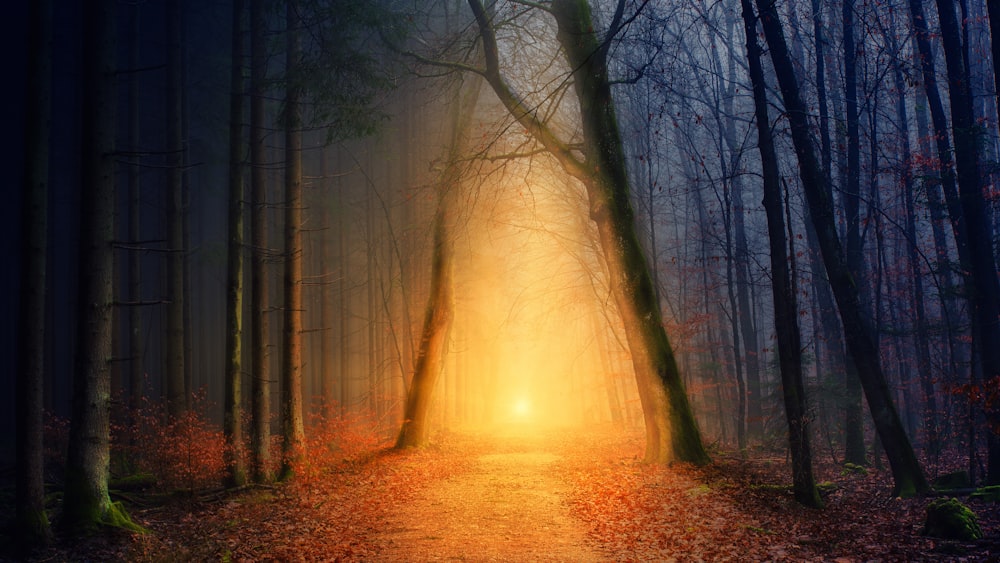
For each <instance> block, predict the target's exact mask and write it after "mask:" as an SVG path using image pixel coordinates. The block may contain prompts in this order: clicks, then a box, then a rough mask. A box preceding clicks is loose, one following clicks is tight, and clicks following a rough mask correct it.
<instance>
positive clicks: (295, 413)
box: [281, 0, 305, 478]
mask: <svg viewBox="0 0 1000 563" xmlns="http://www.w3.org/2000/svg"><path fill="white" fill-rule="evenodd" d="M286 21H287V22H288V23H287V25H288V29H287V30H286V34H287V37H286V39H287V46H286V61H285V73H286V74H287V75H288V81H287V86H286V87H287V92H286V97H285V277H284V294H285V323H284V329H283V331H282V335H283V338H282V341H283V344H284V345H283V346H282V351H281V377H282V381H281V435H282V438H283V439H282V442H281V449H282V471H281V472H282V477H283V478H287V477H290V476H291V472H292V467H293V465H294V462H295V460H296V459H298V458H300V457H301V456H302V455H304V452H303V451H302V448H303V447H304V446H305V428H304V425H303V422H302V307H303V305H302V206H303V205H304V203H303V200H302V130H301V126H302V124H301V122H302V116H301V113H302V109H301V107H300V100H301V97H302V91H301V87H300V83H301V82H300V81H301V77H299V76H297V75H296V72H298V69H299V66H300V65H299V59H300V58H301V56H302V40H301V38H300V35H299V34H300V33H301V31H300V29H299V28H300V27H301V22H300V19H299V7H298V2H297V1H296V0H289V2H288V4H287V11H286Z"/></svg>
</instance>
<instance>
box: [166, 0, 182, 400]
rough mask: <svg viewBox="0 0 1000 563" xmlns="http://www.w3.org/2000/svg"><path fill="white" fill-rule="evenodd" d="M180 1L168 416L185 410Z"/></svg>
mask: <svg viewBox="0 0 1000 563" xmlns="http://www.w3.org/2000/svg"><path fill="white" fill-rule="evenodd" d="M181 3H182V0H168V1H167V12H166V27H167V29H166V36H167V89H166V103H167V107H166V114H165V115H166V119H167V123H166V135H167V150H168V155H169V156H168V160H167V249H168V252H167V299H168V300H169V303H168V304H167V343H166V344H167V345H166V353H167V373H166V374H165V376H166V379H167V405H168V410H169V413H170V415H171V416H172V417H176V416H178V415H180V414H181V413H183V412H184V411H185V410H187V390H186V388H185V380H186V376H185V370H184V353H185V350H184V331H185V327H184V298H185V295H184V189H183V165H184V158H183V157H184V139H183V138H182V132H181V120H182V119H183V115H182V110H183V106H182V99H181V82H182V80H183V73H182V66H181V65H182V60H181V59H182V50H181V18H182V17H183V16H182V13H183V12H182V10H183V8H182V6H181Z"/></svg>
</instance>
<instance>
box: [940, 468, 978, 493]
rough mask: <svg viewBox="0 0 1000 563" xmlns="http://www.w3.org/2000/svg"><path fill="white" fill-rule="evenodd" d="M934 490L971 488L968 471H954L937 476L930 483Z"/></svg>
mask: <svg viewBox="0 0 1000 563" xmlns="http://www.w3.org/2000/svg"><path fill="white" fill-rule="evenodd" d="M931 486H932V487H934V490H936V491H953V490H956V489H971V488H972V480H971V479H969V472H968V471H955V472H954V473H945V474H944V475H940V476H938V478H937V479H934V482H933V483H931Z"/></svg>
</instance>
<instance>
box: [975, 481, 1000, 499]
mask: <svg viewBox="0 0 1000 563" xmlns="http://www.w3.org/2000/svg"><path fill="white" fill-rule="evenodd" d="M969 497H970V498H977V499H980V500H985V501H986V502H1000V485H990V486H989V487H981V488H979V489H976V490H975V492H973V493H972V494H971V495H969Z"/></svg>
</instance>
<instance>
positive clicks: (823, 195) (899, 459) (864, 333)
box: [757, 0, 929, 496]
mask: <svg viewBox="0 0 1000 563" xmlns="http://www.w3.org/2000/svg"><path fill="white" fill-rule="evenodd" d="M757 8H758V10H760V20H761V22H762V24H763V28H764V35H765V37H766V39H767V44H768V46H769V47H770V52H771V58H772V61H773V64H774V69H775V73H776V74H777V78H778V83H779V85H780V89H781V94H782V98H783V99H784V102H785V110H786V112H787V115H788V119H789V125H790V128H791V133H792V141H793V143H794V145H795V153H796V156H797V157H798V161H799V171H800V174H801V176H802V184H803V188H804V191H805V195H806V199H807V201H808V204H809V210H810V213H811V217H812V222H813V224H814V225H815V227H816V233H817V236H818V238H819V243H820V249H821V251H822V254H823V262H824V264H825V266H826V271H827V275H828V276H829V278H830V285H831V287H832V289H833V294H834V298H835V299H836V301H837V308H838V310H839V311H840V319H841V323H842V324H843V327H844V337H845V339H846V341H847V346H848V350H849V352H850V354H851V358H852V360H853V361H854V363H855V364H856V365H857V368H858V375H859V377H860V378H861V384H862V387H863V389H864V392H865V397H866V398H867V400H868V408H869V410H870V412H871V414H872V418H873V419H874V422H875V427H876V430H877V431H878V434H879V437H880V438H881V440H882V445H883V446H884V447H885V450H886V455H887V456H888V458H889V464H890V466H891V468H892V473H893V478H894V480H895V487H894V491H893V492H894V494H896V495H899V496H911V495H914V494H917V493H923V492H926V491H928V490H929V487H928V485H927V481H926V479H925V478H924V474H923V470H922V469H921V468H920V464H919V462H918V461H917V458H916V455H915V454H914V453H913V447H912V446H911V444H910V440H909V438H908V437H907V436H906V432H905V431H904V430H903V425H902V423H901V422H900V420H899V414H898V413H897V411H896V407H895V405H894V404H893V402H892V397H891V395H890V392H889V385H888V382H887V380H886V378H885V375H884V373H883V372H882V367H881V365H880V364H879V356H878V349H877V348H876V346H875V341H874V338H873V334H874V331H873V328H872V327H871V326H870V324H869V321H868V320H867V319H866V318H865V317H864V316H863V315H862V314H861V303H860V296H859V291H858V287H857V285H855V280H854V279H853V277H852V275H851V272H850V270H849V268H848V266H847V260H846V258H845V256H844V251H843V248H842V247H841V245H840V240H839V238H838V236H837V230H836V224H835V222H834V211H833V201H832V196H831V193H830V187H829V186H828V185H827V184H826V179H825V178H824V176H823V172H822V169H821V168H820V166H819V162H818V161H817V159H816V155H815V153H814V152H813V147H812V139H811V138H810V125H809V122H808V118H807V115H808V114H807V111H806V107H805V104H804V103H803V102H802V99H801V98H800V96H799V88H798V83H797V82H796V78H795V72H794V69H793V66H792V61H791V58H790V56H789V54H788V47H787V45H786V44H785V37H784V32H783V31H782V29H781V23H780V20H779V19H778V16H777V14H776V13H775V11H774V8H773V6H772V5H770V4H769V3H767V2H766V1H765V0H757Z"/></svg>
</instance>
